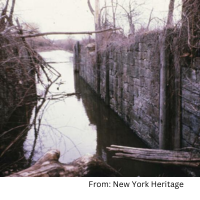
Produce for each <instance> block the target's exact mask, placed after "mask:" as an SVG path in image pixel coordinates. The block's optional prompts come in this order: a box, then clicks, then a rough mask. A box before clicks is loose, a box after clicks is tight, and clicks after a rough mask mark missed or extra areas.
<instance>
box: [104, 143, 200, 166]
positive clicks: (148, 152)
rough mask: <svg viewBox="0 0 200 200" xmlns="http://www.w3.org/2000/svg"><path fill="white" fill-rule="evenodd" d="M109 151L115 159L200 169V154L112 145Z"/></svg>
mask: <svg viewBox="0 0 200 200" xmlns="http://www.w3.org/2000/svg"><path fill="white" fill-rule="evenodd" d="M107 149H108V150H109V151H112V152H115V155H114V156H113V158H122V159H131V160H137V161H143V162H149V163H159V164H169V165H178V166H188V167H200V154H197V153H194V152H186V151H171V150H162V149H144V148H134V147H125V146H118V145H111V147H107Z"/></svg>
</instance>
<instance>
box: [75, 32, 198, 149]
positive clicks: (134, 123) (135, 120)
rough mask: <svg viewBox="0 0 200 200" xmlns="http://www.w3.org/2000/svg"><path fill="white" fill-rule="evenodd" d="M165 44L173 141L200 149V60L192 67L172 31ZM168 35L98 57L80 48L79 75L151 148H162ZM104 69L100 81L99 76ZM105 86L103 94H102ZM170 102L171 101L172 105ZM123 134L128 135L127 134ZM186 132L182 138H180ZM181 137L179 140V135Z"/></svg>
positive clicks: (141, 38)
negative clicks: (163, 65)
mask: <svg viewBox="0 0 200 200" xmlns="http://www.w3.org/2000/svg"><path fill="white" fill-rule="evenodd" d="M167 34H168V37H167V40H166V41H165V47H164V48H166V49H165V50H164V51H165V53H166V55H165V57H166V60H165V62H166V66H167V68H168V71H167V72H166V74H165V76H166V79H167V83H166V88H165V90H166V94H167V100H166V102H167V103H166V107H167V108H166V110H167V112H168V113H169V114H168V115H167V117H168V118H167V121H169V122H168V124H167V126H168V127H169V129H168V130H169V132H172V133H169V138H168V140H170V143H171V145H170V146H169V147H168V148H171V149H173V148H174V147H177V146H179V145H174V144H173V141H174V140H177V138H178V140H180V147H186V146H197V145H200V141H199V136H200V120H199V118H200V106H199V104H200V76H199V75H200V71H199V70H200V60H199V58H198V57H197V58H195V59H194V60H192V61H191V60H190V61H189V64H186V63H187V62H188V61H187V58H182V57H181V55H179V54H180V51H179V49H178V47H177V38H176V37H177V35H176V34H174V33H173V34H172V33H171V32H170V31H169V32H168V33H167ZM162 36H163V32H152V33H148V34H144V35H140V36H136V38H135V41H134V42H133V43H132V44H130V45H129V46H128V47H122V46H121V45H117V44H112V45H110V46H108V47H107V49H106V50H104V51H101V52H100V53H99V54H98V59H97V60H96V59H95V52H94V51H91V50H89V49H88V48H87V46H86V47H85V46H82V45H80V49H79V60H77V59H75V63H76V64H78V70H77V71H78V72H79V74H80V76H82V77H83V78H84V79H85V81H86V82H87V83H88V84H89V85H90V86H91V87H92V88H93V89H94V90H95V91H96V92H97V93H98V94H99V95H100V97H101V98H102V99H103V100H104V101H105V102H106V104H107V105H109V106H110V107H111V108H112V109H113V110H114V111H115V112H116V113H118V115H119V116H120V117H121V118H122V119H123V120H124V121H125V122H126V123H127V124H128V125H129V126H130V127H131V129H133V130H135V131H136V133H137V134H138V136H139V137H140V138H142V139H143V140H144V141H145V142H146V143H147V144H148V145H149V146H150V147H152V148H158V147H159V124H160V123H162V119H160V85H161V82H160V81H161V79H160V76H161V74H160V69H161V63H162V62H163V60H162V59H163V58H162V54H161V45H162V44H161V43H162V42H161V38H162ZM98 70H99V73H100V78H98ZM98 88H100V90H98ZM168 102H170V103H168ZM122 134H123V133H122ZM179 134H180V135H179ZM177 135H178V136H177Z"/></svg>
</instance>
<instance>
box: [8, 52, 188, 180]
mask: <svg viewBox="0 0 200 200" xmlns="http://www.w3.org/2000/svg"><path fill="white" fill-rule="evenodd" d="M41 55H42V56H43V57H44V59H45V60H46V61H47V62H50V63H52V64H51V65H52V66H53V67H54V68H55V69H56V70H57V71H58V72H59V73H60V74H61V77H60V78H59V79H58V80H57V81H56V83H54V84H53V85H52V86H51V88H50V89H49V91H48V94H47V96H48V98H49V100H47V101H46V102H45V103H44V105H43V108H42V109H41V110H40V113H39V114H38V116H37V122H38V123H39V124H40V129H39V130H38V132H37V133H36V131H35V128H34V127H33V128H32V129H31V130H30V131H29V132H28V133H27V136H26V138H25V140H24V141H23V144H21V147H19V149H20V150H19V151H20V156H21V157H23V159H22V160H23V162H25V161H26V165H23V167H24V168H25V167H28V166H30V165H33V164H34V163H35V162H36V161H37V160H38V159H39V158H40V157H41V156H43V155H44V154H45V153H46V152H47V151H48V150H49V149H58V150H60V152H61V157H60V160H59V161H60V162H63V163H70V162H72V161H74V160H75V159H77V158H79V157H81V156H83V155H86V154H91V155H94V154H97V155H98V156H99V157H101V158H102V159H103V160H104V161H105V162H107V163H108V164H109V165H111V166H112V167H114V168H115V169H117V170H118V171H119V172H120V173H121V174H122V175H123V176H152V177H154V176H184V175H183V174H182V173H181V172H180V170H179V169H178V168H171V167H170V168H169V167H164V166H162V165H155V164H147V163H142V162H136V161H127V160H117V159H112V154H111V153H109V152H108V151H107V150H106V147H108V146H110V145H111V144H116V145H124V146H132V147H141V148H145V147H146V145H145V144H144V143H143V142H142V141H141V140H140V139H139V138H138V137H137V136H136V134H135V133H134V132H133V131H132V130H131V129H130V128H129V127H128V126H127V125H126V124H125V123H124V122H123V121H122V120H121V119H120V118H119V117H118V116H117V115H116V114H115V113H114V112H113V111H112V110H111V109H109V108H108V107H107V106H106V105H105V104H104V102H103V101H102V100H101V99H100V98H99V97H98V96H97V95H96V94H95V93H94V92H93V91H92V90H91V88H90V87H89V86H88V85H87V84H86V83H85V82H84V81H83V79H82V78H81V77H79V75H77V74H74V72H73V63H72V56H73V55H72V54H71V53H69V52H66V51H61V50H56V51H49V52H42V53H41ZM37 93H38V96H40V97H42V96H43V94H44V93H45V91H44V89H43V87H41V85H40V84H38V85H37ZM66 93H75V94H74V95H72V96H69V97H67V96H65V95H64V94H66ZM61 96H62V98H60V97H61ZM56 97H58V98H56ZM34 113H35V110H33V114H32V118H33V117H34ZM22 149H23V150H22ZM15 151H18V150H17V149H16V150H15ZM22 154H23V155H22ZM12 155H13V154H12ZM11 157H12V156H11ZM9 159H11V160H12V158H9ZM13 159H14V158H13ZM15 160H16V158H15ZM19 162H20V161H19ZM23 167H22V166H21V168H23ZM12 171H15V170H13V169H12V170H11V172H12Z"/></svg>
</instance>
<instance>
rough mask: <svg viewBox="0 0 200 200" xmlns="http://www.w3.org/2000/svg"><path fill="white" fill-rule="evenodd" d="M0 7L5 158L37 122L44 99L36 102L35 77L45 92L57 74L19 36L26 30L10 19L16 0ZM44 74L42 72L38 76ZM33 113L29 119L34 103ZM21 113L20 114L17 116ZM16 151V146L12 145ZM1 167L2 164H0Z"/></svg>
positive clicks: (1, 154)
mask: <svg viewBox="0 0 200 200" xmlns="http://www.w3.org/2000/svg"><path fill="white" fill-rule="evenodd" d="M5 2H6V3H5V4H4V6H3V8H0V86H1V87H0V160H1V163H3V162H4V160H5V161H8V160H9V159H8V157H10V156H9V155H6V154H7V153H11V147H13V146H15V145H19V143H20V142H21V143H23V139H24V138H25V136H26V133H27V131H28V130H30V128H31V127H32V126H33V125H34V124H36V117H37V113H38V112H39V110H40V108H41V107H42V105H43V104H44V101H45V100H41V101H39V102H37V99H38V98H37V93H36V81H37V82H40V84H41V85H42V86H43V87H44V90H45V91H46V93H45V94H44V96H45V95H46V94H47V92H48V89H49V88H50V86H51V85H52V84H53V83H54V82H55V80H57V79H58V77H59V76H60V74H59V73H58V72H57V71H56V70H54V69H53V68H52V67H51V66H50V65H49V64H48V63H46V62H45V61H44V60H43V58H42V57H41V56H40V55H39V54H38V53H37V52H36V51H35V50H34V49H32V47H31V46H30V45H29V44H28V43H27V42H26V39H25V38H21V37H20V36H21V35H23V33H24V32H25V30H23V29H22V27H21V25H20V23H19V21H18V20H17V19H16V20H15V21H14V20H13V12H14V6H15V0H12V1H8V0H7V1H5ZM41 74H43V76H41ZM34 106H36V107H35V110H36V115H35V116H34V119H33V120H32V122H31V124H30V123H29V121H30V117H31V114H32V110H33V107H34ZM19 116H20V118H19ZM13 151H15V148H13ZM0 168H1V169H3V166H0Z"/></svg>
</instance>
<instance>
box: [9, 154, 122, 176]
mask: <svg viewBox="0 0 200 200" xmlns="http://www.w3.org/2000/svg"><path fill="white" fill-rule="evenodd" d="M59 157H60V152H59V151H58V150H51V151H48V152H47V153H46V154H45V155H44V156H43V157H42V158H41V159H39V160H38V161H37V162H36V163H35V165H33V166H31V167H30V168H28V169H25V170H23V171H20V172H17V173H14V174H11V175H10V176H9V177H118V176H120V174H119V173H118V172H117V171H116V170H115V169H113V168H112V167H111V166H109V165H107V164H106V163H104V162H103V161H102V160H100V159H98V158H97V157H96V156H84V157H81V158H79V159H77V160H75V161H74V162H72V163H70V164H63V163H60V162H59V161H58V159H59Z"/></svg>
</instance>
